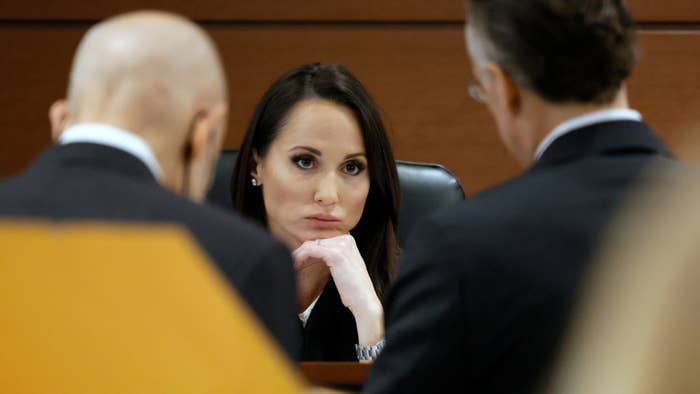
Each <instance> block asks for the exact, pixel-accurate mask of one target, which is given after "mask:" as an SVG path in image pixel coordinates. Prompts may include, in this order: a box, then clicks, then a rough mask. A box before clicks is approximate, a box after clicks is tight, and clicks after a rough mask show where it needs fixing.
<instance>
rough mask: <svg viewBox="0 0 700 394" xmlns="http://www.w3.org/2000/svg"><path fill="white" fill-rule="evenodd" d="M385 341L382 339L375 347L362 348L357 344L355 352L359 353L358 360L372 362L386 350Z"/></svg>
mask: <svg viewBox="0 0 700 394" xmlns="http://www.w3.org/2000/svg"><path fill="white" fill-rule="evenodd" d="M384 343H385V341H384V339H383V338H382V339H381V340H380V341H379V342H377V343H376V344H374V345H369V346H362V345H358V344H355V351H356V352H357V359H358V360H360V361H372V360H374V359H376V358H377V356H379V353H381V351H382V349H384Z"/></svg>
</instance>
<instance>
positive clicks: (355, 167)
mask: <svg viewBox="0 0 700 394" xmlns="http://www.w3.org/2000/svg"><path fill="white" fill-rule="evenodd" d="M364 169H365V167H364V165H362V164H360V163H357V162H352V161H351V162H348V163H345V168H344V171H345V173H346V174H348V175H358V174H359V173H361V172H362V170H364Z"/></svg>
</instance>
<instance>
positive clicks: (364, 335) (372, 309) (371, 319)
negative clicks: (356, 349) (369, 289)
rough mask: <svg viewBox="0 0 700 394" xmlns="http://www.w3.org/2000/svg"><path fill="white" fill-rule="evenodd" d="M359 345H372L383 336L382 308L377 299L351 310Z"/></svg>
mask: <svg viewBox="0 0 700 394" xmlns="http://www.w3.org/2000/svg"><path fill="white" fill-rule="evenodd" d="M352 313H353V316H354V317H355V324H356V326H357V339H358V344H359V345H360V346H369V345H374V344H376V343H377V342H379V341H380V340H381V339H382V338H384V308H383V307H382V304H381V302H379V300H378V299H376V300H372V301H370V302H367V303H365V304H364V305H363V306H362V307H359V308H356V310H353V311H352Z"/></svg>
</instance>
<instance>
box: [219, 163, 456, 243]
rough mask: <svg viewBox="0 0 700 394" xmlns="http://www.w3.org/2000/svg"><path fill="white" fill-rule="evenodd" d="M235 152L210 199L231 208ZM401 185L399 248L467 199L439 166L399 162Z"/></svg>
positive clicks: (223, 165) (453, 178)
mask: <svg viewBox="0 0 700 394" xmlns="http://www.w3.org/2000/svg"><path fill="white" fill-rule="evenodd" d="M237 155H238V151H236V150H224V151H222V152H221V156H220V157H219V162H218V164H217V165H216V175H215V178H214V184H213V185H212V188H211V190H210V191H209V194H208V195H207V200H208V201H209V202H212V203H214V204H216V205H219V206H222V207H224V208H226V209H231V192H230V188H229V185H230V181H231V173H232V172H233V166H234V165H235V163H236V156H237ZM396 168H397V170H398V173H399V183H400V185H401V212H400V213H399V234H398V237H399V245H401V246H403V245H404V244H405V241H406V239H407V238H408V236H409V235H410V232H411V230H412V229H413V228H414V226H415V225H416V222H417V221H418V220H419V219H420V218H422V217H423V216H425V215H427V214H430V213H431V212H434V211H435V210H437V209H439V208H442V207H446V206H449V205H451V204H455V203H457V202H459V201H462V200H464V198H465V194H464V189H462V185H461V184H460V183H459V180H458V179H457V177H456V176H454V175H453V174H452V173H451V172H450V171H449V170H448V169H447V168H445V167H443V166H441V165H439V164H430V163H416V162H410V161H401V160H397V161H396Z"/></svg>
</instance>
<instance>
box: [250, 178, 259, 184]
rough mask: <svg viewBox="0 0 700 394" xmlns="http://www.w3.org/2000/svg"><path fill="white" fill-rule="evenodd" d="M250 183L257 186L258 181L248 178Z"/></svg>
mask: <svg viewBox="0 0 700 394" xmlns="http://www.w3.org/2000/svg"><path fill="white" fill-rule="evenodd" d="M250 184H251V185H253V186H258V181H257V180H256V179H255V178H250Z"/></svg>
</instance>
